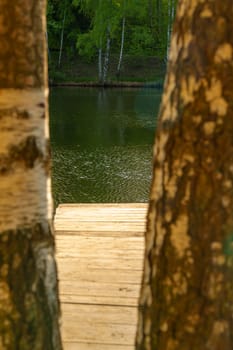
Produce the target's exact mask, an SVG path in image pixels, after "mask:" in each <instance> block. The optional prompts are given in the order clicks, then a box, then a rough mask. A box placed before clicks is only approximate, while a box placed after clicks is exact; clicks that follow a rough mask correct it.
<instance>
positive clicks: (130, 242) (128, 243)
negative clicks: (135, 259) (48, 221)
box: [56, 235, 144, 254]
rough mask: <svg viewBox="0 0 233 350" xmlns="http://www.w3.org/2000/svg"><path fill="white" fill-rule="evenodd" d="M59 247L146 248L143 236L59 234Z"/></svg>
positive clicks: (57, 240) (84, 248)
mask: <svg viewBox="0 0 233 350" xmlns="http://www.w3.org/2000/svg"><path fill="white" fill-rule="evenodd" d="M56 245H57V249H59V247H61V248H62V249H64V248H66V249H69V250H70V251H77V252H78V251H83V250H85V251H86V252H88V251H95V252H96V254H98V252H99V251H100V250H101V251H102V250H103V251H106V250H115V249H120V250H130V251H133V250H140V251H142V250H143V249H144V239H143V238H142V237H127V238H126V237H119V238H116V237H101V239H99V237H82V236H81V237H80V236H72V235H71V236H68V235H67V236H59V237H57V238H56Z"/></svg>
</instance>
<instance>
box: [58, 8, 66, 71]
mask: <svg viewBox="0 0 233 350" xmlns="http://www.w3.org/2000/svg"><path fill="white" fill-rule="evenodd" d="M66 4H67V3H66ZM66 10H67V6H66V7H65V10H64V16H63V21H62V30H61V42H60V50H59V59H58V66H59V67H60V65H61V57H62V50H63V38H64V28H65V20H66Z"/></svg>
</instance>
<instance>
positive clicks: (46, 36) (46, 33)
mask: <svg viewBox="0 0 233 350" xmlns="http://www.w3.org/2000/svg"><path fill="white" fill-rule="evenodd" d="M45 41H46V45H47V52H48V59H49V61H51V55H50V50H49V40H48V32H47V30H46V32H45Z"/></svg>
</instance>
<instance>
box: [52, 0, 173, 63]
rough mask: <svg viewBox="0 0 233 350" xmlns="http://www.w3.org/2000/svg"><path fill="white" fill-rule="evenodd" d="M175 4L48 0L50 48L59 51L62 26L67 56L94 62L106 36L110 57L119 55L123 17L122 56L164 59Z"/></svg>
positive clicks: (160, 0) (144, 0) (166, 0)
mask: <svg viewBox="0 0 233 350" xmlns="http://www.w3.org/2000/svg"><path fill="white" fill-rule="evenodd" d="M176 1H177V0H63V1H61V0H48V7H47V25H48V26H47V31H48V43H49V49H50V51H59V48H60V42H61V32H62V30H63V24H64V31H63V32H64V33H63V34H64V40H63V51H64V54H66V56H67V55H68V56H70V57H75V55H76V54H77V53H78V54H79V56H81V57H83V58H84V59H85V60H87V61H90V60H92V59H93V58H95V59H96V58H97V57H98V49H101V50H102V52H103V54H104V52H105V50H106V42H107V37H109V36H110V38H111V54H114V55H118V56H119V52H120V48H121V36H122V21H123V18H124V19H125V33H124V55H134V56H157V57H161V58H166V56H167V47H168V46H169V44H168V40H169V38H170V36H169V33H170V31H171V27H172V21H173V17H174V7H175V5H176ZM64 15H65V16H64ZM64 18H65V21H64ZM63 21H64V23H63ZM51 56H52V57H55V55H51ZM50 64H55V65H56V64H57V63H56V62H50ZM96 66H97V64H96Z"/></svg>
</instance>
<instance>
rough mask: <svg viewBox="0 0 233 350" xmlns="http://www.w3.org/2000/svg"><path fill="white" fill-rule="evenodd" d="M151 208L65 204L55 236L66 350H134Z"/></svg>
mask: <svg viewBox="0 0 233 350" xmlns="http://www.w3.org/2000/svg"><path fill="white" fill-rule="evenodd" d="M146 212H147V205H146V204H142V203H136V204H134V203H133V204H62V205H60V206H59V207H58V208H57V211H56V216H55V234H56V249H57V263H58V276H59V289H60V300H61V308H62V337H63V343H64V349H65V350H76V349H77V350H100V349H101V350H133V349H134V340H135V332H136V324H137V304H138V296H139V291H140V283H141V278H142V267H143V254H144V231H145V220H146Z"/></svg>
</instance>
